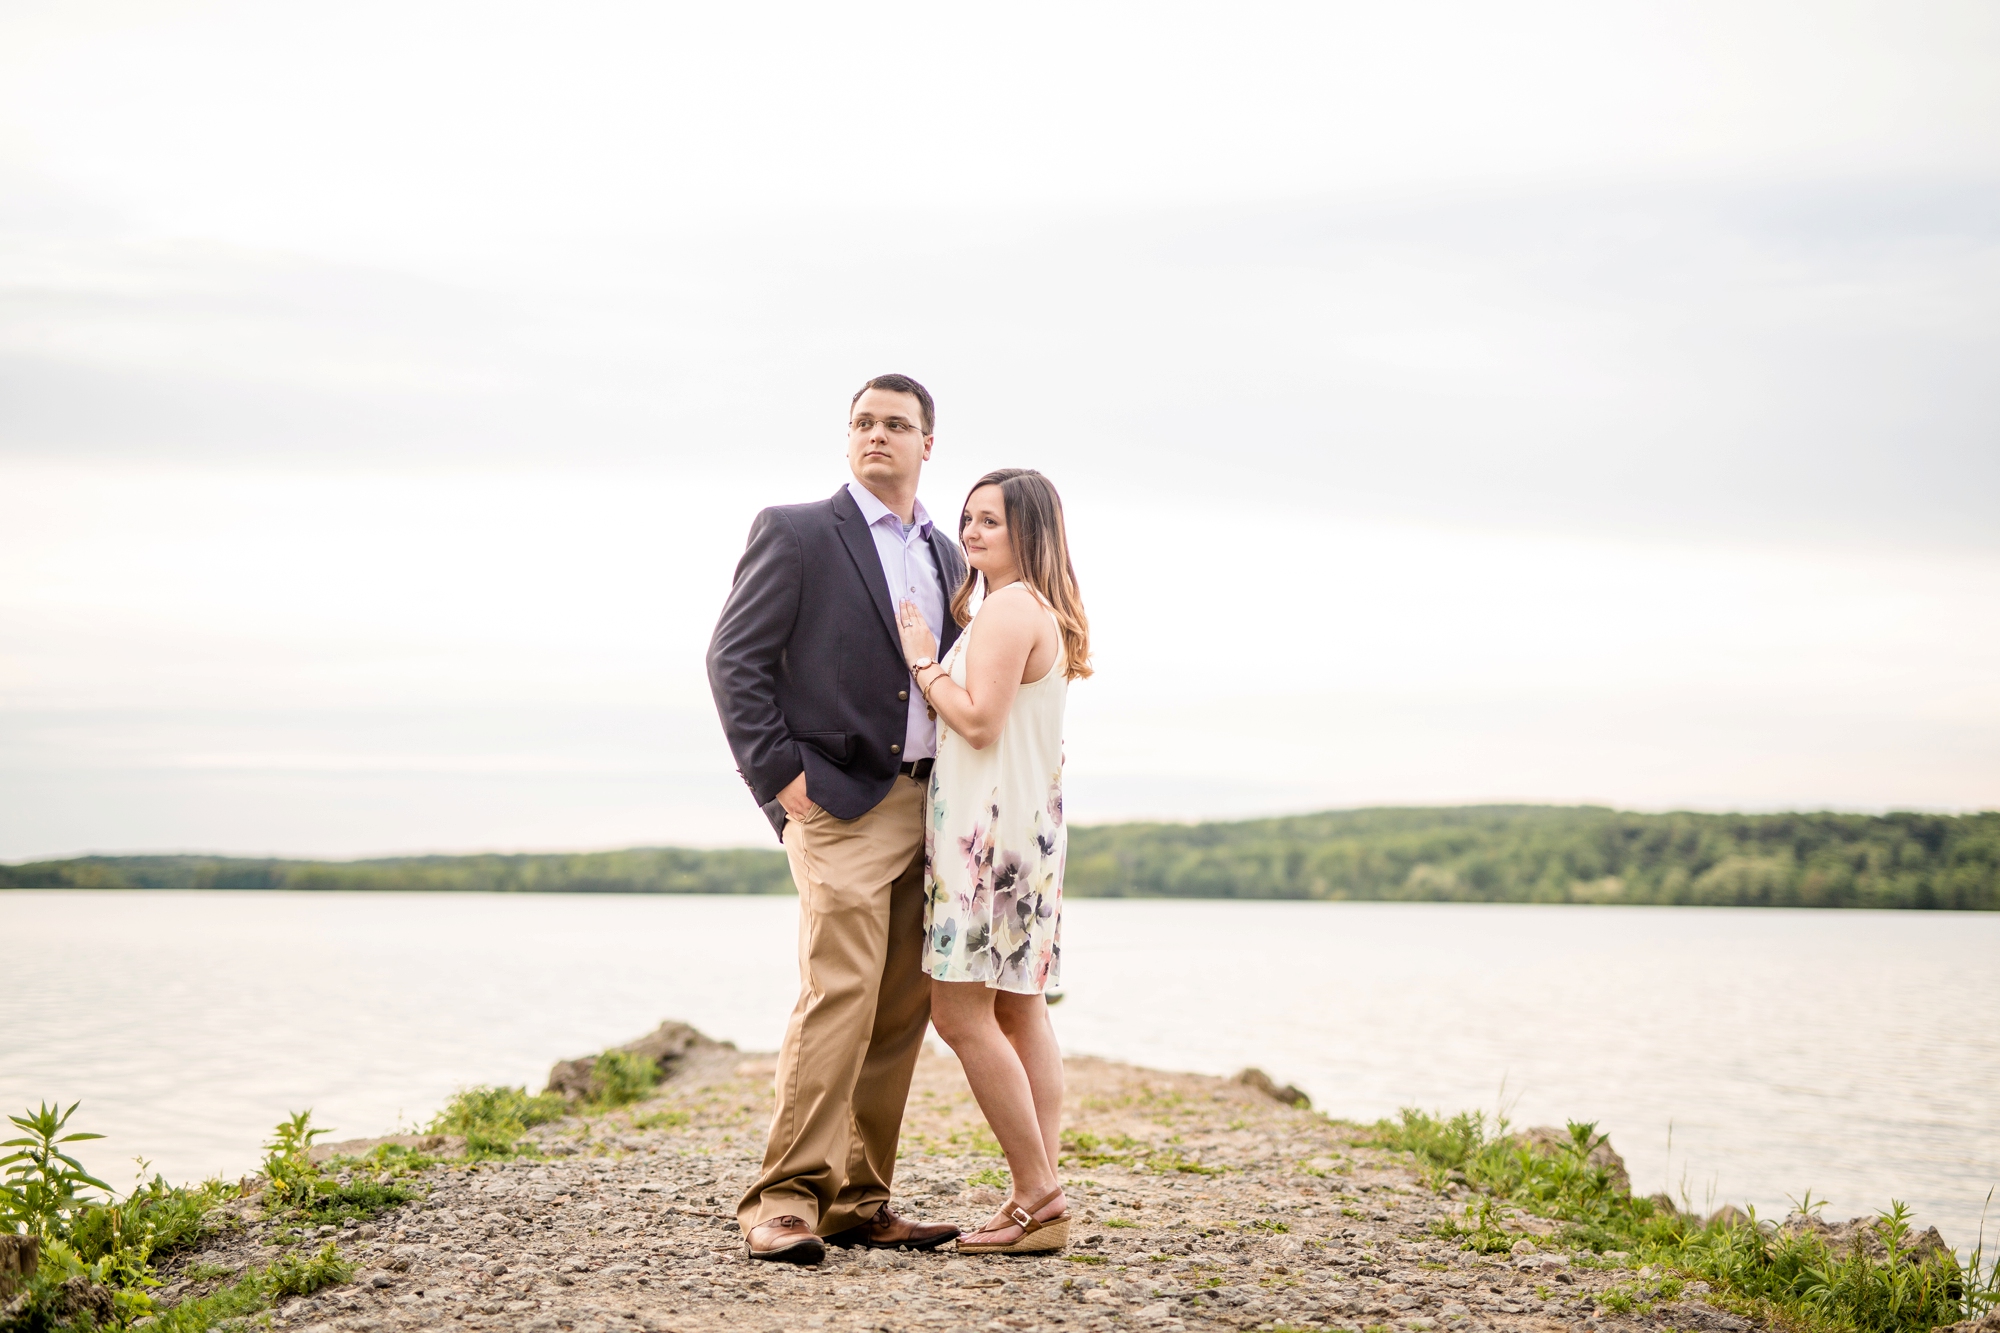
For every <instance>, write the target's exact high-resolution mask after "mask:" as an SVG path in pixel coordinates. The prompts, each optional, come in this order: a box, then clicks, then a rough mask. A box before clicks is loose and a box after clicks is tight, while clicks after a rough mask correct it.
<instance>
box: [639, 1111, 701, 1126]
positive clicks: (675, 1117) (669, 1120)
mask: <svg viewBox="0 0 2000 1333" xmlns="http://www.w3.org/2000/svg"><path fill="white" fill-rule="evenodd" d="M693 1119H694V1116H692V1115H691V1114H689V1113H688V1112H686V1111H649V1112H647V1113H645V1114H644V1115H635V1116H633V1117H632V1128H634V1129H679V1128H680V1127H681V1126H682V1125H685V1124H688V1123H689V1122H691V1121H692V1120H693Z"/></svg>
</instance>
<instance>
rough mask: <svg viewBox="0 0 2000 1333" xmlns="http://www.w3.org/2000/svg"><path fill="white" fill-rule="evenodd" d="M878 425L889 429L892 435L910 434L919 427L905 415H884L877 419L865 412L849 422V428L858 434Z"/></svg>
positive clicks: (863, 433) (865, 432)
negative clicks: (904, 416)
mask: <svg viewBox="0 0 2000 1333" xmlns="http://www.w3.org/2000/svg"><path fill="white" fill-rule="evenodd" d="M877 426H880V427H881V428H882V429H883V430H886V431H888V432H889V433H890V434H891V435H908V434H910V433H912V432H913V431H915V430H916V428H917V427H916V423H915V422H913V421H909V420H907V419H906V418H903V417H884V418H882V419H881V420H880V421H877V420H876V419H875V418H874V417H871V416H868V415H866V414H865V413H864V414H863V415H861V416H858V417H856V418H854V420H852V421H850V422H848V423H847V429H848V430H850V431H852V432H854V433H855V434H856V435H866V434H867V433H868V432H869V431H871V430H874V429H875V428H876V427H877Z"/></svg>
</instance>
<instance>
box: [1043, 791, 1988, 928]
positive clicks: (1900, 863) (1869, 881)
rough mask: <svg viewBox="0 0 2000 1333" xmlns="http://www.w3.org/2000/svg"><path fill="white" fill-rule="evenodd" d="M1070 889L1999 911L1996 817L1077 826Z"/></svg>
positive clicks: (1465, 813) (1561, 816)
mask: <svg viewBox="0 0 2000 1333" xmlns="http://www.w3.org/2000/svg"><path fill="white" fill-rule="evenodd" d="M1068 885H1069V886H1070V888H1071V889H1072V890H1073V891H1074V892H1077V893H1080V894H1090V895H1094V896H1125V897H1135V898H1303V899H1323V900H1340V899H1363V900H1373V901H1390V902H1472V903H1653V904H1675V905H1687V906H1707V907H1913V908H1953V909H1958V910H1986V911H1992V910H1996V909H2000V813H1995V812H1988V813H1984V814H1976V815H1919V814H1891V815H1880V816H1875V815H1836V814H1777V815H1698V814H1664V815H1642V814H1629V813H1625V812H1622V811H1617V810H1606V809H1600V808H1596V807H1590V806H1584V807H1556V806H1470V807H1460V808H1456V809H1400V810H1336V811H1329V812H1327V813H1325V814H1317V815H1297V816H1292V817H1289V818H1284V819H1259V820H1249V821H1244V822H1239V823H1228V824H1114V825H1105V826H1102V827H1097V828H1089V829H1084V828H1079V829H1076V830H1074V832H1073V833H1072V835H1071V842H1070V861H1069V874H1068Z"/></svg>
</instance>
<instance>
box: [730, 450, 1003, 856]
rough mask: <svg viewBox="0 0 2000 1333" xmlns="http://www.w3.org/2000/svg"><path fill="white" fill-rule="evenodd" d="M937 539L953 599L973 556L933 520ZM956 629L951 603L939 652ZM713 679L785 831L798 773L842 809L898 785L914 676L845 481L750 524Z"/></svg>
mask: <svg viewBox="0 0 2000 1333" xmlns="http://www.w3.org/2000/svg"><path fill="white" fill-rule="evenodd" d="M929 541H930V548H931V558H932V560H933V561H934V562H935V564H936V565H937V568H938V574H939V580H938V581H939V583H940V585H941V586H942V591H943V593H944V601H945V605H946V607H947V608H949V606H950V605H951V599H952V596H953V595H954V594H955V593H956V592H957V591H958V586H959V584H960V583H961V582H963V581H964V579H965V557H964V556H963V555H961V554H960V553H959V549H958V545H957V543H955V542H954V541H952V539H951V538H950V537H949V536H947V535H945V534H944V533H943V532H941V531H939V530H938V529H937V528H936V527H933V528H932V529H931V534H930V538H929ZM958 629H959V627H958V625H957V623H956V622H955V621H953V620H952V618H951V614H950V612H949V610H947V612H946V614H945V624H944V638H943V641H942V642H941V643H940V644H939V645H938V656H940V657H942V656H944V653H945V650H946V649H948V648H950V647H951V645H952V643H953V642H954V641H955V640H956V639H957V638H958ZM708 686H709V689H710V690H711V691H713V692H714V694H715V711H716V712H717V713H718V714H720V715H721V718H722V730H723V734H724V735H726V736H727V737H728V738H729V748H730V750H731V751H732V752H733V753H734V754H735V755H736V771H737V772H738V773H740V774H742V776H743V780H744V781H745V782H746V783H748V784H749V785H750V792H751V794H752V795H753V796H754V797H755V798H756V800H757V804H758V805H759V806H761V807H762V808H763V811H764V814H765V816H766V817H767V818H769V819H770V821H771V827H772V828H774V829H776V830H777V831H778V836H779V837H780V838H783V837H784V835H785V818H786V816H785V808H784V807H783V806H782V805H780V804H778V793H779V792H780V791H782V790H784V788H785V787H786V785H787V784H789V783H790V782H791V780H792V779H793V778H795V777H797V776H798V775H799V774H800V773H802V772H803V773H804V774H805V775H806V791H807V793H808V794H809V795H810V796H811V797H812V799H813V801H815V802H816V803H817V804H818V805H819V807H820V808H821V809H823V810H825V811H826V812H827V813H828V814H830V815H833V816H834V817H835V818H838V819H856V818H859V817H860V816H861V815H864V814H866V813H868V811H870V810H873V809H874V808H875V807H876V806H877V805H878V804H880V803H881V801H882V798H883V797H885V796H887V795H888V794H889V789H890V788H891V787H892V786H894V785H895V781H896V770H897V768H898V767H899V766H900V765H901V764H902V763H903V756H902V745H903V733H904V731H905V730H906V729H907V728H908V726H909V706H910V705H909V698H910V692H911V691H912V690H914V689H915V688H916V684H915V682H913V681H912V680H911V679H910V670H909V666H908V664H907V663H906V662H905V661H904V660H903V641H902V637H901V636H900V635H899V634H898V633H897V632H896V609H895V606H894V604H893V603H892V602H891V601H890V598H889V584H888V580H887V579H886V578H885V577H884V576H883V573H882V558H881V556H879V555H878V554H876V550H875V538H874V537H873V535H872V534H870V532H869V531H868V525H867V522H866V520H864V519H863V518H862V517H861V508H860V506H858V505H856V504H855V503H854V497H853V496H851V495H849V494H848V493H847V488H846V487H845V486H843V487H841V488H840V489H839V490H837V491H835V492H834V493H833V496H832V498H831V499H826V500H816V501H814V502H813V503H811V504H801V505H778V506H776V507H774V508H771V509H766V510H765V511H764V512H763V513H761V514H759V515H757V521H756V522H754V523H752V524H751V525H750V541H749V545H748V546H747V547H746V549H745V550H744V552H743V558H742V559H741V560H739V561H738V562H737V564H736V578H735V580H734V582H732V583H731V584H730V588H729V600H728V601H726V602H724V603H723V606H722V617H721V619H720V620H718V621H717V622H716V625H715V637H714V638H712V639H711V640H709V645H708ZM892 746H893V747H894V748H893V749H892V748H891V747H892Z"/></svg>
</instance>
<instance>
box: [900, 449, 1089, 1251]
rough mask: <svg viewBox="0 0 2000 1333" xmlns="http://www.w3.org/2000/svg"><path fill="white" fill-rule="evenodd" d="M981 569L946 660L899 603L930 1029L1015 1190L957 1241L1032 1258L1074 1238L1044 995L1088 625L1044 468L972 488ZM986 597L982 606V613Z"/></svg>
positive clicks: (1051, 971)
mask: <svg viewBox="0 0 2000 1333" xmlns="http://www.w3.org/2000/svg"><path fill="white" fill-rule="evenodd" d="M959 523H960V532H959V541H960V544H961V545H962V546H963V547H964V548H965V559H966V563H967V564H968V565H969V566H970V571H969V573H968V576H967V579H966V582H965V584H964V585H963V586H962V587H960V588H959V590H958V595H957V596H956V597H954V598H953V599H952V603H951V614H952V617H953V619H955V620H957V621H958V623H959V624H961V625H963V626H965V633H963V634H961V635H960V636H959V637H958V641H957V642H956V643H954V644H953V645H952V650H951V653H950V654H949V655H948V656H947V657H946V658H945V660H944V661H942V662H933V661H932V660H931V654H932V653H933V652H935V651H936V646H935V644H934V643H933V641H932V639H931V635H930V630H929V629H928V628H927V627H926V626H925V624H924V620H923V616H922V615H921V614H920V613H919V612H918V611H917V609H916V607H915V605H914V604H913V603H908V602H906V603H905V604H904V605H903V608H902V614H901V626H902V638H903V653H904V656H905V657H906V658H907V659H908V660H909V663H910V671H911V674H912V675H913V676H914V677H915V679H916V683H917V688H918V689H920V690H922V691H923V693H924V698H925V700H926V701H927V702H928V703H929V704H930V706H931V710H932V711H933V712H934V713H935V714H936V716H937V718H938V723H939V725H938V746H937V762H936V764H935V766H934V767H933V768H932V770H931V787H930V799H929V806H928V809H927V811H926V816H925V824H924V869H925V887H926V891H927V893H928V895H929V897H928V901H927V902H926V904H925V909H924V927H925V935H924V939H925V944H924V971H925V972H926V973H928V974H929V976H930V978H931V1022H932V1023H934V1024H935V1025H936V1027H937V1030H938V1035H939V1036H941V1037H943V1038H944V1039H945V1041H946V1043H948V1044H949V1045H950V1046H951V1048H952V1050H953V1051H955V1052H957V1054H958V1058H959V1060H960V1062H961V1063H962V1064H963V1065H964V1067H965V1077H966V1081H967V1082H969V1083H970V1084H971V1085H972V1094H973V1096H974V1097H976V1098H977V1099H978V1100H979V1109H980V1110H981V1111H982V1112H984V1113H985V1115H986V1121H987V1123H988V1124H989V1125H991V1126H992V1129H993V1136H994V1137H995V1138H996V1139H998V1140H999V1141H1000V1148H1001V1151H1003V1152H1004V1153H1005V1154H1006V1156H1007V1166H1008V1168H1009V1170H1010V1171H1011V1172H1012V1174H1013V1178H1014V1180H1013V1189H1012V1191H1011V1193H1010V1194H1009V1196H1008V1199H1007V1203H1006V1205H1005V1206H1004V1207H1003V1208H1001V1210H1000V1211H999V1212H998V1213H997V1214H995V1215H994V1217H993V1218H992V1220H990V1221H988V1222H987V1223H986V1224H985V1225H984V1226H982V1227H980V1228H979V1229H978V1230H977V1231H975V1232H973V1233H972V1234H970V1235H968V1236H962V1237H960V1239H959V1242H958V1248H959V1250H960V1251H961V1252H962V1253H968V1254H1035V1253H1041V1252H1045V1251H1050V1250H1059V1249H1061V1248H1062V1247H1063V1245H1064V1244H1065V1243H1066V1242H1067V1241H1068V1239H1069V1211H1068V1203H1067V1201H1066V1200H1065V1199H1064V1198H1063V1191H1062V1183H1061V1182H1060V1181H1059V1180H1058V1179H1057V1178H1056V1156H1057V1151H1058V1145H1059V1143H1060V1139H1061V1121H1062V1091H1063V1089H1062V1054H1061V1052H1060V1051H1058V1050H1057V1048H1056V1039H1055V1032H1054V1030H1053V1029H1051V1028H1050V1026H1049V1010H1048V1003H1047V1001H1046V1000H1044V999H1043V997H1042V992H1043V990H1044V988H1046V987H1047V986H1049V985H1051V984H1053V983H1055V982H1057V981H1058V980H1059V972H1060V967H1061V956H1062V949H1061V935H1062V872H1063V856H1064V853H1065V851H1066V850H1067V847H1068V833H1067V831H1066V830H1065V829H1064V827H1063V799H1062V717H1063V699H1064V695H1065V694H1066V693H1067V691H1068V688H1069V682H1070V681H1072V680H1075V679H1078V678H1080V677H1083V676H1088V675H1089V674H1090V628H1089V623H1088V622H1087V621H1086V620H1085V618H1084V614H1083V602H1082V599H1081V598H1080V597H1079V596H1078V595H1077V588H1076V572H1075V571H1074V570H1073V569H1071V568H1070V562H1069V543H1068V541H1067V539H1066V537H1065V535H1064V532H1063V516H1062V501H1061V499H1060V498H1058V497H1057V495H1056V488H1055V487H1054V486H1051V485H1050V484H1049V480H1048V478H1047V477H1044V476H1043V475H1042V474H1041V473H1039V472H1030V471H1027V470H1025V469H1022V468H1003V469H1001V470H1000V471H998V472H989V473H987V474H986V475H985V476H983V477H981V478H980V479H979V482H978V484H977V485H975V486H974V487H973V488H972V494H971V495H970V496H968V497H967V498H966V501H965V512H964V513H963V514H962V515H961V516H960V520H959ZM975 596H977V597H978V605H977V606H976V607H975V606H974V605H973V602H974V598H975Z"/></svg>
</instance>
